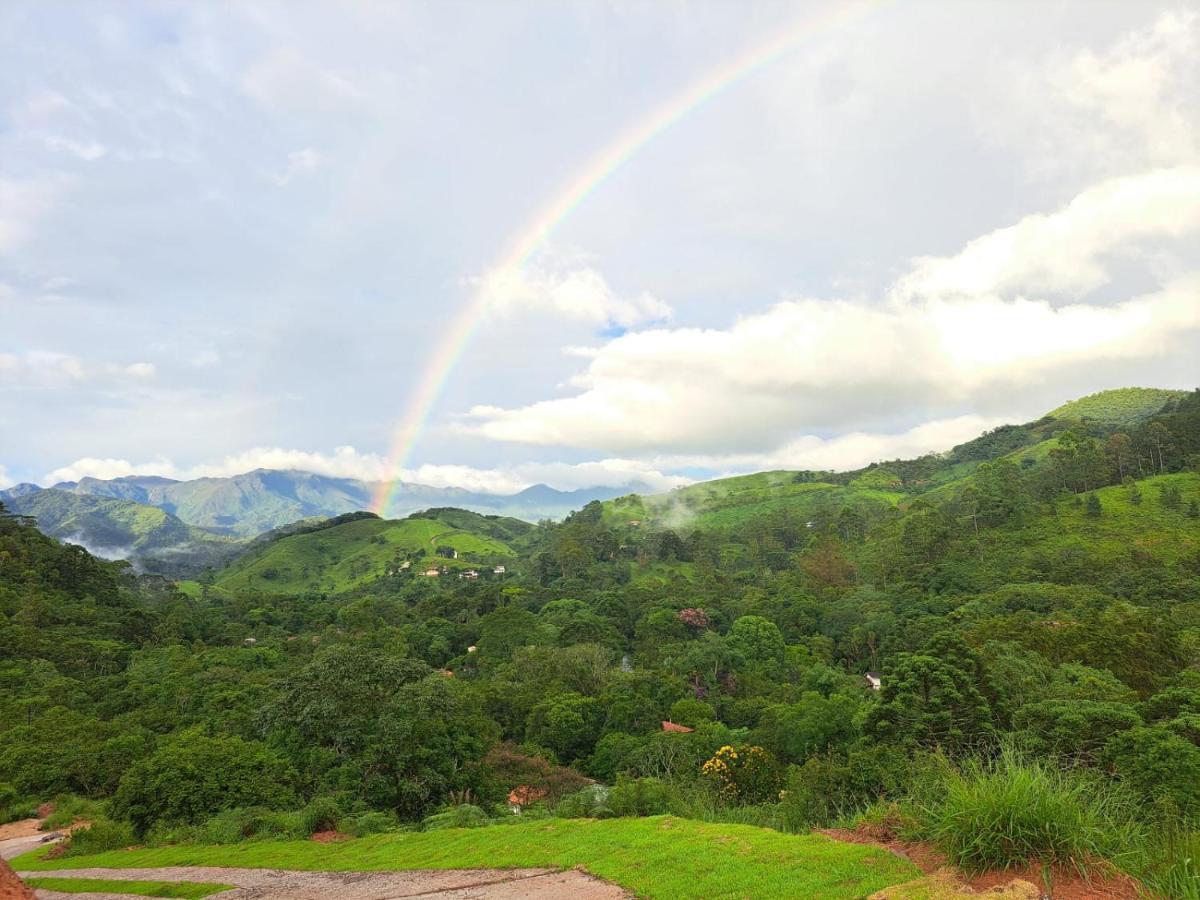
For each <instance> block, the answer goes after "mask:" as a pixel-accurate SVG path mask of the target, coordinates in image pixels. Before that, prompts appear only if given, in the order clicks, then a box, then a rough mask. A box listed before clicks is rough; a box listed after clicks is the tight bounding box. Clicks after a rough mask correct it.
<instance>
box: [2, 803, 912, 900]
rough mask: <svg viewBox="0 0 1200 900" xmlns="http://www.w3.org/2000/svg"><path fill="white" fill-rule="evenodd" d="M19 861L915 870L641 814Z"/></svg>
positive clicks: (830, 892) (884, 880)
mask: <svg viewBox="0 0 1200 900" xmlns="http://www.w3.org/2000/svg"><path fill="white" fill-rule="evenodd" d="M40 852H41V851H39V852H38V853H35V854H27V855H25V856H22V857H18V858H17V859H15V860H13V861H12V862H13V867H14V868H16V869H17V870H18V871H25V872H29V871H36V870H37V869H43V870H44V869H50V868H52V867H53V868H62V867H63V866H65V865H72V866H77V867H81V868H82V867H107V868H130V867H135V868H142V867H152V866H237V867H245V868H256V867H271V868H283V869H298V870H307V871H354V870H359V871H389V870H401V869H454V868H476V867H486V868H514V867H543V866H548V867H558V868H571V867H574V866H582V867H584V868H585V869H587V871H589V872H591V873H592V874H593V875H596V876H599V877H600V878H605V879H607V880H609V881H612V882H615V883H616V884H619V885H621V886H622V887H625V888H627V889H629V890H630V891H633V892H634V893H636V894H637V895H639V896H642V897H654V898H672V897H704V898H708V900H715V898H721V897H731V898H732V897H754V898H758V900H763V898H771V897H779V898H784V897H788V898H791V897H811V898H822V900H825V898H828V900H842V898H844V900H851V898H861V897H866V896H868V895H869V894H872V893H874V892H875V891H878V890H881V889H883V888H885V887H888V886H890V885H893V884H899V883H902V882H906V881H910V880H912V879H914V878H917V877H918V876H919V875H920V871H919V870H918V869H917V868H916V867H915V866H914V865H913V864H912V863H910V862H908V861H907V860H904V859H900V858H899V857H896V856H893V855H892V854H890V853H887V852H885V851H882V850H878V849H875V848H872V847H865V846H861V845H858V844H844V843H839V842H837V841H834V840H831V839H830V838H826V837H823V836H821V835H789V834H782V833H780V832H777V831H771V830H769V829H765V828H754V827H751V826H748V825H726V824H721V825H714V824H707V823H703V822H695V821H691V820H688V819H677V818H673V817H671V816H654V817H651V818H646V819H608V820H604V821H592V820H586V819H544V820H538V821H533V822H523V823H520V824H515V825H497V826H492V827H490V828H472V829H453V830H445V831H434V832H424V833H414V834H387V835H376V836H374V837H368V838H361V839H359V840H354V841H347V842H345V843H342V844H318V843H314V842H312V841H288V842H278V843H276V842H262V843H258V842H251V843H245V844H233V845H228V846H217V847H193V846H178V847H164V848H159V849H153V850H118V851H114V852H111V853H102V854H98V855H96V856H81V857H74V858H71V859H70V860H63V859H56V860H50V861H46V862H42V861H40V860H39V859H38V858H37V857H38V855H40Z"/></svg>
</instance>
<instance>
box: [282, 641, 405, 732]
mask: <svg viewBox="0 0 1200 900" xmlns="http://www.w3.org/2000/svg"><path fill="white" fill-rule="evenodd" d="M428 672H429V667H428V666H427V665H425V664H424V663H421V662H417V661H416V660H411V659H403V658H398V657H395V656H391V655H389V654H386V653H382V652H380V651H378V650H372V649H369V648H366V647H357V646H352V645H340V646H335V647H330V648H328V649H325V650H322V651H321V652H319V653H318V654H317V655H316V656H315V657H314V658H313V661H312V662H310V663H309V664H308V665H306V666H304V667H303V668H301V669H300V670H298V671H297V672H295V673H294V674H293V675H291V676H290V677H288V678H287V679H286V680H285V681H284V682H283V683H282V685H281V688H282V690H281V693H280V695H279V698H278V699H277V700H276V701H275V702H274V703H272V704H271V705H270V706H268V707H267V708H266V709H265V710H264V712H263V718H262V721H263V725H264V728H265V729H266V730H268V731H269V730H272V729H283V730H294V731H295V732H296V733H298V734H299V735H300V737H301V738H303V739H304V740H305V741H308V742H310V743H312V744H316V745H318V746H321V747H327V748H329V749H331V750H333V751H334V753H336V754H337V755H338V756H346V755H349V754H352V753H356V752H358V751H360V750H362V749H363V747H365V746H366V744H367V743H368V741H370V740H371V739H372V736H373V735H374V734H375V732H376V729H377V725H378V719H379V717H380V715H381V714H382V712H383V710H384V709H385V708H386V707H387V706H388V705H389V704H390V703H391V702H392V700H393V698H394V697H395V695H396V692H397V691H398V690H399V689H400V688H401V687H402V686H403V685H405V684H407V683H409V682H412V681H415V680H417V679H419V678H422V677H424V676H425V675H426V674H427V673H428Z"/></svg>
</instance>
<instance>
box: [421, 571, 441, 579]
mask: <svg viewBox="0 0 1200 900" xmlns="http://www.w3.org/2000/svg"><path fill="white" fill-rule="evenodd" d="M421 574H422V575H424V576H425V577H426V578H437V577H438V576H439V575H441V574H442V572H441V570H440V569H426V570H425V571H424V572H422V573H421Z"/></svg>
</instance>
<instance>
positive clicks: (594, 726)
mask: <svg viewBox="0 0 1200 900" xmlns="http://www.w3.org/2000/svg"><path fill="white" fill-rule="evenodd" d="M603 721H604V710H603V709H601V708H600V701H599V700H597V699H596V698H595V697H584V696H583V695H582V694H577V693H575V692H574V691H570V692H567V693H563V694H556V695H555V696H553V697H550V698H548V699H546V700H543V701H542V702H541V703H539V704H538V705H537V706H535V707H534V708H533V710H532V712H530V714H529V722H528V724H527V725H526V727H525V736H526V738H527V739H528V740H530V741H532V742H533V743H535V744H540V745H541V746H543V747H548V748H549V749H551V750H553V751H554V752H555V754H557V756H558V758H559V760H560V761H562V762H564V763H566V762H571V761H572V760H575V759H579V758H581V757H584V756H587V755H589V754H590V753H591V752H592V748H593V747H594V746H595V744H596V739H597V738H598V737H599V735H600V725H601V723H602V722H603Z"/></svg>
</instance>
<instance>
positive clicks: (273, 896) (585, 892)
mask: <svg viewBox="0 0 1200 900" xmlns="http://www.w3.org/2000/svg"><path fill="white" fill-rule="evenodd" d="M28 874H29V875H31V876H33V875H38V876H53V877H62V878H72V877H74V878H108V879H114V880H123V881H124V880H132V881H207V882H216V883H218V884H232V885H234V886H235V889H234V890H232V891H226V892H225V893H221V894H214V895H212V896H213V898H214V900H399V898H402V897H435V898H442V900H475V898H480V900H517V898H529V900H557V898H562V897H570V898H571V900H618V898H626V897H628V896H629V895H628V894H626V893H625V891H623V890H622V889H621V888H619V887H617V886H616V885H613V884H608V883H607V882H604V881H600V880H599V879H597V878H593V877H592V876H590V875H588V874H586V873H585V872H580V871H574V870H571V871H566V872H560V871H558V870H557V869H451V870H434V869H425V870H420V871H408V872H290V871H286V870H282V869H227V868H219V867H203V866H172V867H168V868H162V869H62V870H56V871H53V872H36V873H34V872H30V873H28ZM37 895H38V897H40V898H43V900H126V898H128V897H129V895H128V894H74V893H72V894H66V893H59V892H57V891H46V890H39V891H38V892H37Z"/></svg>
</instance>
